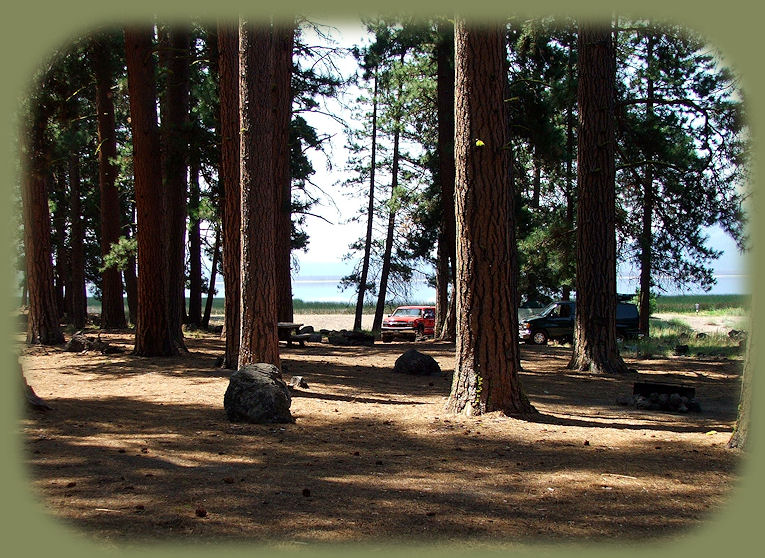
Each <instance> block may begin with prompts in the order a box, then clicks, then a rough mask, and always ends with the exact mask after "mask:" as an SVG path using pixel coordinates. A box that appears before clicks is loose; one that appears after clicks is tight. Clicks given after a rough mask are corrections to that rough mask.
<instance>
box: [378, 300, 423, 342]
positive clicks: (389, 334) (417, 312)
mask: <svg viewBox="0 0 765 558" xmlns="http://www.w3.org/2000/svg"><path fill="white" fill-rule="evenodd" d="M435 325H436V307H435V306H399V307H398V308H396V311H395V312H393V314H390V315H389V316H388V317H387V318H385V319H384V320H383V323H382V330H381V332H380V339H382V341H383V343H388V342H389V341H390V340H392V339H393V338H394V337H412V338H413V339H417V337H422V336H423V335H433V328H434V327H435Z"/></svg>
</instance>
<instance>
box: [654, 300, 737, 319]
mask: <svg viewBox="0 0 765 558" xmlns="http://www.w3.org/2000/svg"><path fill="white" fill-rule="evenodd" d="M696 304H698V305H699V313H704V314H708V315H715V314H718V315H719V314H721V313H725V314H733V315H743V314H746V313H748V312H749V307H750V304H751V296H750V295H676V296H657V297H656V310H655V312H656V313H660V314H661V313H667V312H671V313H678V314H692V313H695V312H696Z"/></svg>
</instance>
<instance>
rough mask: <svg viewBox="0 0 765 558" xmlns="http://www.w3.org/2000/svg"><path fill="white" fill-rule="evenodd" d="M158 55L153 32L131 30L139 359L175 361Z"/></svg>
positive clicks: (128, 40)
mask: <svg viewBox="0 0 765 558" xmlns="http://www.w3.org/2000/svg"><path fill="white" fill-rule="evenodd" d="M152 50H153V45H152V33H151V29H150V28H138V27H130V28H126V29H125V54H126V61H127V70H128V94H129V95H130V123H131V128H132V131H133V172H134V174H135V201H136V217H137V223H136V225H137V232H136V238H137V242H138V316H137V323H136V334H135V354H136V355H140V356H169V355H173V354H176V353H177V345H176V343H175V340H174V339H173V336H172V334H171V331H170V314H169V306H168V296H169V283H168V276H169V270H168V262H169V260H168V251H167V231H166V230H165V224H166V223H167V215H166V210H165V203H164V195H163V189H162V167H161V161H160V159H159V157H158V156H157V154H158V153H159V152H160V138H159V129H158V127H157V108H156V100H157V94H156V86H155V83H154V59H153V58H152Z"/></svg>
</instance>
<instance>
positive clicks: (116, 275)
mask: <svg viewBox="0 0 765 558" xmlns="http://www.w3.org/2000/svg"><path fill="white" fill-rule="evenodd" d="M107 48H108V43H107V42H106V41H104V42H100V41H94V42H93V44H92V45H91V47H90V51H89V56H90V60H91V65H92V67H93V74H94V76H95V80H96V113H97V118H96V121H97V123H98V186H99V191H100V194H101V195H100V221H101V256H102V258H105V257H106V255H107V254H108V253H109V251H110V250H111V247H112V245H113V244H114V243H116V242H117V241H118V240H119V237H120V202H119V195H118V192H117V186H116V179H117V173H118V168H117V164H116V159H117V136H116V132H115V128H116V126H115V117H114V100H113V94H112V86H113V81H114V77H113V73H112V71H111V67H110V65H109V59H108V55H109V52H108V50H107ZM101 281H102V283H101V327H102V328H104V329H119V328H124V327H126V326H127V323H126V321H125V303H124V301H123V298H122V278H121V276H120V270H119V269H118V268H117V267H110V268H108V269H105V270H104V271H103V272H102V273H101Z"/></svg>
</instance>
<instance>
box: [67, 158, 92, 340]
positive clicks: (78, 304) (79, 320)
mask: <svg viewBox="0 0 765 558" xmlns="http://www.w3.org/2000/svg"><path fill="white" fill-rule="evenodd" d="M79 163H80V162H79V160H78V159H77V157H76V155H73V156H71V157H70V159H69V196H70V203H69V210H70V214H69V216H70V217H69V219H70V221H71V223H72V231H71V236H70V239H71V240H70V245H71V251H70V260H69V264H70V269H71V277H70V284H69V290H70V292H69V296H68V299H69V321H70V322H71V323H72V325H73V326H74V327H75V328H76V329H82V328H84V327H85V324H86V323H87V321H88V299H87V295H86V290H85V250H84V246H85V235H84V232H83V224H82V204H81V202H80V167H79Z"/></svg>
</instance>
